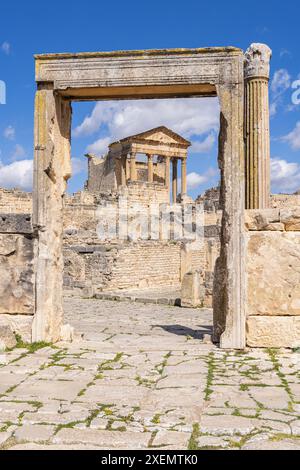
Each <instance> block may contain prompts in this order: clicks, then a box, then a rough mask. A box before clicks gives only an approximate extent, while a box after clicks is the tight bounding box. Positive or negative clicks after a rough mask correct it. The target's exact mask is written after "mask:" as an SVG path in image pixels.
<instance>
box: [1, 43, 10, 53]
mask: <svg viewBox="0 0 300 470" xmlns="http://www.w3.org/2000/svg"><path fill="white" fill-rule="evenodd" d="M1 50H2V52H4V54H6V55H9V54H10V50H11V46H10V44H9V42H7V41H4V42H3V43H2V44H1Z"/></svg>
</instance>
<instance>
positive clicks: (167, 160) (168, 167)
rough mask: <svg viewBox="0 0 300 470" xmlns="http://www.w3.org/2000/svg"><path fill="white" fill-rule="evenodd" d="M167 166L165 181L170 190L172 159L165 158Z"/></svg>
mask: <svg viewBox="0 0 300 470" xmlns="http://www.w3.org/2000/svg"><path fill="white" fill-rule="evenodd" d="M165 165H166V168H165V170H166V172H165V181H166V186H167V188H170V158H169V157H165Z"/></svg>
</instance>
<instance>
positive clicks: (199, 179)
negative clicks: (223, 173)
mask: <svg viewBox="0 0 300 470" xmlns="http://www.w3.org/2000/svg"><path fill="white" fill-rule="evenodd" d="M206 181H207V177H206V176H204V175H200V174H199V173H196V172H194V171H193V172H192V173H189V174H188V175H187V177H186V183H187V187H188V189H195V188H198V186H200V184H203V183H206Z"/></svg>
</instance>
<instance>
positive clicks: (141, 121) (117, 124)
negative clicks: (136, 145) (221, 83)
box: [74, 98, 220, 153]
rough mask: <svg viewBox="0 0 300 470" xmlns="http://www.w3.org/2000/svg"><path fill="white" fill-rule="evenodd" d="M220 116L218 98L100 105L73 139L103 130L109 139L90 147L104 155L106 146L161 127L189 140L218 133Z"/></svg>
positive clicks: (104, 103)
mask: <svg viewBox="0 0 300 470" xmlns="http://www.w3.org/2000/svg"><path fill="white" fill-rule="evenodd" d="M219 114H220V111H219V103H218V99H217V98H202V99H199V98H191V99H184V98H181V99H168V100H150V101H149V100H133V101H129V102H128V101H126V102H103V101H99V102H98V103H97V104H96V105H95V107H94V109H93V111H92V113H91V115H90V116H87V117H86V118H85V119H84V120H83V122H82V123H81V124H80V125H79V126H78V127H76V129H75V130H74V136H75V137H82V136H87V135H92V134H94V133H95V132H97V131H99V130H102V129H103V128H104V129H105V130H107V133H108V135H109V137H105V138H101V139H98V140H97V141H95V142H94V143H93V144H91V145H90V146H89V147H88V151H90V152H92V151H93V152H94V153H97V152H98V153H104V152H105V151H106V145H107V144H106V142H109V143H110V142H113V141H116V140H119V139H121V138H123V137H126V136H129V135H132V134H136V133H139V132H143V131H145V130H147V129H151V128H153V127H157V126H162V125H164V126H167V127H170V128H171V129H172V130H173V131H175V132H177V133H179V134H181V135H183V136H184V137H186V138H188V139H190V138H192V137H193V136H197V135H198V136H199V135H202V134H205V133H207V132H210V133H211V132H212V131H217V130H218V128H219ZM211 140H212V137H211V136H210V137H208V141H207V142H206V144H205V145H206V146H207V145H209V144H211ZM199 144H200V142H199Z"/></svg>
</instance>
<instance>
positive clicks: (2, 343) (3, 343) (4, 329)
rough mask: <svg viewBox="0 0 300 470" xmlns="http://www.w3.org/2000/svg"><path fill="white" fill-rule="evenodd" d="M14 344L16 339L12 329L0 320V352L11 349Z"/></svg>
mask: <svg viewBox="0 0 300 470" xmlns="http://www.w3.org/2000/svg"><path fill="white" fill-rule="evenodd" d="M16 343H17V341H16V337H15V335H14V333H13V330H12V328H11V327H10V326H9V324H8V323H7V322H6V321H5V320H4V319H2V318H0V351H1V350H2V351H3V350H5V349H6V348H13V347H14V346H15V345H16Z"/></svg>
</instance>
